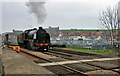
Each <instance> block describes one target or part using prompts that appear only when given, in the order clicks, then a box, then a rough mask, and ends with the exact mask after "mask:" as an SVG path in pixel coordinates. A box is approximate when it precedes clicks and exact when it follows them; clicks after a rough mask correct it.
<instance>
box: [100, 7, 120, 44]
mask: <svg viewBox="0 0 120 76" xmlns="http://www.w3.org/2000/svg"><path fill="white" fill-rule="evenodd" d="M118 13H119V12H118V5H115V6H114V7H113V8H111V7H110V6H109V7H107V9H106V10H103V11H101V12H100V18H99V20H100V22H101V23H102V26H103V27H104V28H106V29H107V30H108V31H109V33H110V36H109V37H111V41H113V40H115V39H116V37H117V35H118V30H119V26H120V25H119V20H118ZM111 44H112V45H113V42H111Z"/></svg>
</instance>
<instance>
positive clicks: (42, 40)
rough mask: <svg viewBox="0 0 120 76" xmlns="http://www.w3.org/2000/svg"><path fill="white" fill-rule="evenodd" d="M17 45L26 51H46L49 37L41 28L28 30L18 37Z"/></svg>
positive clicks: (48, 45)
mask: <svg viewBox="0 0 120 76" xmlns="http://www.w3.org/2000/svg"><path fill="white" fill-rule="evenodd" d="M18 45H20V46H21V47H24V48H26V49H32V50H40V51H48V49H49V47H50V45H51V43H50V35H49V33H47V32H46V31H45V30H44V29H43V28H42V27H39V29H38V30H37V29H36V28H34V29H28V30H25V31H24V32H23V33H21V34H19V35H18Z"/></svg>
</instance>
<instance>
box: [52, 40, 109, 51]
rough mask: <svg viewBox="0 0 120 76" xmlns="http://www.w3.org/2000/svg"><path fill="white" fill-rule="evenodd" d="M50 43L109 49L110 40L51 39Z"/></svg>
mask: <svg viewBox="0 0 120 76" xmlns="http://www.w3.org/2000/svg"><path fill="white" fill-rule="evenodd" d="M51 42H52V44H58V45H70V46H80V47H83V48H90V49H96V50H103V49H110V48H111V44H110V43H111V41H106V40H52V41H51Z"/></svg>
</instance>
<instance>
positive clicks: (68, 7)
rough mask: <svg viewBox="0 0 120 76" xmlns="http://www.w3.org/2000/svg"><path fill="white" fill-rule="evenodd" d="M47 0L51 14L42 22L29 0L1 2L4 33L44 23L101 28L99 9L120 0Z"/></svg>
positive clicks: (0, 18) (69, 26)
mask: <svg viewBox="0 0 120 76" xmlns="http://www.w3.org/2000/svg"><path fill="white" fill-rule="evenodd" d="M59 1H60V0H58V1H57V2H56V1H55V0H53V1H47V2H46V3H45V5H44V6H45V8H46V11H47V17H46V19H45V21H44V23H43V24H42V25H39V24H38V23H37V18H36V16H35V15H34V14H31V13H29V12H28V11H29V9H28V7H27V6H26V5H25V3H26V2H15V1H14V2H10V1H9V2H8V1H7V0H6V2H2V3H0V10H1V11H2V12H0V21H2V22H0V25H2V26H0V28H2V30H1V31H0V33H1V32H7V31H12V30H13V29H17V30H25V29H27V28H32V27H39V26H43V27H44V28H45V27H49V26H59V27H60V29H70V28H72V29H97V28H99V29H100V23H99V20H98V17H99V11H101V10H104V9H106V7H107V6H109V5H110V6H113V5H115V4H117V3H118V2H119V0H79V1H77V0H74V1H73V0H71V1H67V2H65V0H64V1H63V0H62V2H59Z"/></svg>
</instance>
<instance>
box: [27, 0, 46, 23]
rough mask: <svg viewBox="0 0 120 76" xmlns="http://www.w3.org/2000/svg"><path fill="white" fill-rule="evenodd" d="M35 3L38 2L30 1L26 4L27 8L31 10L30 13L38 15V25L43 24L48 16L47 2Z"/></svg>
mask: <svg viewBox="0 0 120 76" xmlns="http://www.w3.org/2000/svg"><path fill="white" fill-rule="evenodd" d="M33 1H34V2H33ZM35 1H36V0H29V2H27V3H26V6H28V7H29V8H30V13H34V14H35V15H36V17H37V21H38V24H42V23H43V22H44V20H45V19H46V16H47V13H46V10H45V7H44V4H45V2H38V1H39V0H37V1H36V2H35Z"/></svg>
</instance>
